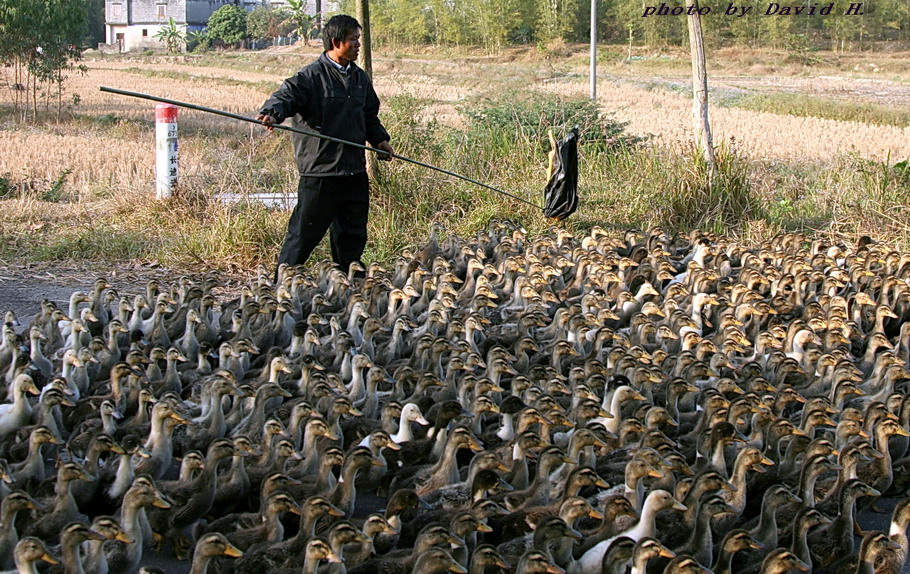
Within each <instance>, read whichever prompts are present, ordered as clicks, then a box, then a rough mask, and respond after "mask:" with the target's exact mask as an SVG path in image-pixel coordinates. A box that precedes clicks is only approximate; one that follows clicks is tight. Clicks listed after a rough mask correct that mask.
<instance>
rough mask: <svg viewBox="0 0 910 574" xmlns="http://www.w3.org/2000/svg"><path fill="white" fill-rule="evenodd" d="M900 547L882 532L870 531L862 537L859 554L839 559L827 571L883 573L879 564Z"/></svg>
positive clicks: (866, 573)
mask: <svg viewBox="0 0 910 574" xmlns="http://www.w3.org/2000/svg"><path fill="white" fill-rule="evenodd" d="M899 548H900V545H898V543H897V542H895V541H894V540H891V539H890V538H889V537H888V535H887V534H885V533H884V532H877V531H870V532H867V533H866V534H865V535H864V536H863V540H862V542H861V543H860V546H859V553H858V554H856V555H852V554H851V555H849V556H844V557H841V558H840V559H839V560H837V561H836V562H834V564H832V565H831V566H830V567H829V569H830V571H831V572H838V573H840V572H843V573H854V572H855V573H858V574H874V573H875V572H881V571H883V570H882V569H881V566H880V564H882V563H883V562H886V561H887V560H888V558H889V557H890V556H891V555H892V554H894V553H895V552H896V551H897V550H898V549H899Z"/></svg>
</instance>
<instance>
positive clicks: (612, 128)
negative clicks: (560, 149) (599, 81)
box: [462, 92, 641, 148]
mask: <svg viewBox="0 0 910 574" xmlns="http://www.w3.org/2000/svg"><path fill="white" fill-rule="evenodd" d="M462 112H463V113H464V114H465V115H466V116H467V117H468V118H469V120H470V122H471V124H470V132H471V135H472V136H475V137H476V136H481V137H482V136H483V135H484V134H491V133H492V134H508V135H510V136H513V135H519V136H522V137H524V138H526V139H528V140H530V141H533V142H538V143H539V145H541V146H544V147H549V144H548V143H547V141H548V139H547V132H548V130H551V129H553V130H554V131H555V132H556V133H557V134H560V133H563V132H568V131H569V130H570V129H572V128H573V127H574V126H578V141H579V143H580V144H581V145H584V146H586V147H597V148H615V147H619V146H623V147H632V146H634V145H635V144H637V143H639V142H640V141H641V138H638V137H634V136H630V135H628V134H625V133H624V131H625V128H626V126H627V124H626V123H623V122H618V121H615V120H613V119H612V118H611V117H609V116H608V115H607V114H606V113H604V112H603V110H602V109H601V108H600V106H599V105H597V103H596V102H593V101H591V100H590V99H587V98H576V99H563V98H559V97H555V96H554V97H549V98H547V97H541V95H540V94H538V93H534V94H533V95H531V94H527V93H524V94H519V93H516V92H511V93H508V94H506V95H505V96H504V97H503V98H501V99H496V100H493V99H489V98H483V99H480V100H474V101H472V102H469V103H468V105H465V106H463V109H462ZM494 137H495V135H494Z"/></svg>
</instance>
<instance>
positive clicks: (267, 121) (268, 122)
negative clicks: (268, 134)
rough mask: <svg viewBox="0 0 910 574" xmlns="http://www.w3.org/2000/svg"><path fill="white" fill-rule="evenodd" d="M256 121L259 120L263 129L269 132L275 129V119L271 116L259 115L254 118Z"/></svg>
mask: <svg viewBox="0 0 910 574" xmlns="http://www.w3.org/2000/svg"><path fill="white" fill-rule="evenodd" d="M256 119H257V120H259V121H260V122H262V125H264V126H265V129H267V130H269V131H272V130H274V129H275V128H274V127H273V126H274V125H275V118H273V117H272V116H270V115H268V114H259V115H258V116H256Z"/></svg>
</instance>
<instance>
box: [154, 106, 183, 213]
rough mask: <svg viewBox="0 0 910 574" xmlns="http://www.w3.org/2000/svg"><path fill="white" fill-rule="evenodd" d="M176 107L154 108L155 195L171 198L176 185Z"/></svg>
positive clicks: (161, 197) (159, 197)
mask: <svg viewBox="0 0 910 574" xmlns="http://www.w3.org/2000/svg"><path fill="white" fill-rule="evenodd" d="M177 109H178V108H177V106H174V105H171V104H157V105H156V106H155V181H156V184H155V195H156V197H157V198H158V199H167V198H169V197H170V196H171V193H172V191H173V189H174V186H175V185H177Z"/></svg>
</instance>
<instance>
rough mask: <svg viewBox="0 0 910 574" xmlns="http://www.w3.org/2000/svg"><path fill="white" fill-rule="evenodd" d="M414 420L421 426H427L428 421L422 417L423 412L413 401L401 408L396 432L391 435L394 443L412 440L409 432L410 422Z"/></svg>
mask: <svg viewBox="0 0 910 574" xmlns="http://www.w3.org/2000/svg"><path fill="white" fill-rule="evenodd" d="M412 422H416V423H417V424H421V425H423V426H427V425H428V424H430V423H429V421H427V419H425V418H423V413H421V412H420V407H418V406H417V405H415V404H414V403H408V404H406V405H405V406H404V407H403V408H402V409H401V418H400V419H399V422H398V432H397V433H395V434H393V435H391V437H392V440H393V441H395V443H396V444H401V443H403V442H408V441H409V440H414V435H413V433H412V432H411V423H412Z"/></svg>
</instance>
